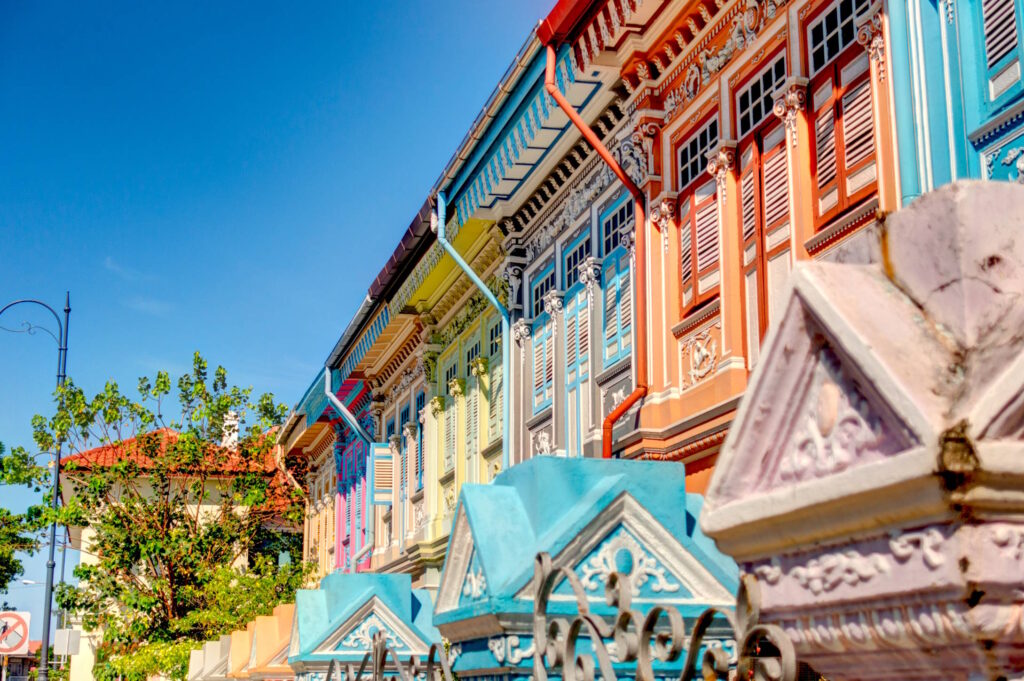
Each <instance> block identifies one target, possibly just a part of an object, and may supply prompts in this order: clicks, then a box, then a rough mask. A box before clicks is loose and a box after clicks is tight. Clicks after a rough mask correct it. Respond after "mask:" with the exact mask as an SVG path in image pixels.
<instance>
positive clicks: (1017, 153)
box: [989, 147, 1024, 184]
mask: <svg viewBox="0 0 1024 681" xmlns="http://www.w3.org/2000/svg"><path fill="white" fill-rule="evenodd" d="M998 156H999V151H998V150H997V151H995V152H993V154H992V155H991V156H990V158H991V159H992V160H995V158H996V157H998ZM1001 163H1002V164H1003V165H1004V166H1009V165H1012V166H1013V169H1014V170H1016V171H1017V177H1015V178H1014V182H1016V183H1017V184H1024V147H1017V148H1016V149H1010V150H1009V151H1007V152H1006V156H1004V157H1003V160H1002V161H1001ZM991 175H992V171H991V165H990V168H989V176H990V177H991Z"/></svg>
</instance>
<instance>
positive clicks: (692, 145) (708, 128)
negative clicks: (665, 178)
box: [678, 118, 718, 189]
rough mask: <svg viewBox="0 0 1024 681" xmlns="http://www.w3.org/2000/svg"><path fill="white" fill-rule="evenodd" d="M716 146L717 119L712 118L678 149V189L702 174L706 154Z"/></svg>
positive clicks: (705, 164)
mask: <svg viewBox="0 0 1024 681" xmlns="http://www.w3.org/2000/svg"><path fill="white" fill-rule="evenodd" d="M717 146H718V119H717V118H712V119H711V120H710V121H708V124H707V125H705V126H704V127H703V128H701V130H700V131H699V132H697V133H695V134H694V135H692V136H691V137H690V139H689V140H687V141H686V143H684V144H683V145H682V146H681V147H679V152H678V155H679V188H680V189H682V188H684V187H686V186H687V185H688V184H690V183H691V182H693V181H694V180H695V179H697V178H698V177H700V176H702V175H703V174H704V171H705V170H707V167H708V154H709V153H711V151H712V150H714V148H715V147H717Z"/></svg>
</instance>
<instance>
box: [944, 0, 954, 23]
mask: <svg viewBox="0 0 1024 681" xmlns="http://www.w3.org/2000/svg"><path fill="white" fill-rule="evenodd" d="M942 4H943V5H944V6H945V10H946V23H947V24H948V25H950V26H952V25H953V24H955V23H956V0H945V2H943V3H942Z"/></svg>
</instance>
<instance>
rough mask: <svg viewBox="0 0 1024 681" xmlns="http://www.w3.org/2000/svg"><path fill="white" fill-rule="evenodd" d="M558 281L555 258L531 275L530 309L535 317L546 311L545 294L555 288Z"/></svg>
mask: <svg viewBox="0 0 1024 681" xmlns="http://www.w3.org/2000/svg"><path fill="white" fill-rule="evenodd" d="M556 283H557V282H556V280H555V258H551V261H550V262H548V263H547V264H546V265H543V266H541V267H540V268H538V269H537V271H535V272H534V273H533V274H531V275H530V311H531V312H533V317H534V318H535V319H536V318H537V317H539V316H540V315H541V314H543V313H544V296H546V295H547V294H548V293H549V292H550V291H554V290H555V285H556ZM541 288H543V290H542V291H540V292H539V293H538V289H541Z"/></svg>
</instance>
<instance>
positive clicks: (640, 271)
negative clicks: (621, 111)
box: [544, 43, 647, 459]
mask: <svg viewBox="0 0 1024 681" xmlns="http://www.w3.org/2000/svg"><path fill="white" fill-rule="evenodd" d="M545 47H546V48H547V68H546V69H545V72H544V87H545V88H547V91H548V94H550V95H551V97H552V98H553V99H554V100H555V102H556V103H557V104H558V107H559V108H560V109H561V110H562V111H563V112H565V115H566V116H568V117H569V120H570V121H572V123H573V125H575V126H576V128H577V129H578V130H579V131H580V134H581V135H583V138H584V139H586V140H587V142H589V143H590V146H592V147H593V148H594V151H596V152H597V154H598V156H600V157H601V158H602V159H603V160H604V162H605V163H606V164H607V165H608V167H609V168H610V169H611V171H612V172H613V173H615V176H616V177H617V178H619V181H620V182H622V184H624V185H626V189H628V190H629V193H630V194H632V195H633V215H634V224H635V225H636V227H635V230H634V231H635V232H636V269H635V274H636V277H635V279H636V304H635V305H634V307H633V309H634V310H635V311H636V317H635V320H634V322H635V323H634V324H633V328H634V329H635V330H636V351H635V352H634V355H635V357H636V388H635V389H634V390H633V392H632V393H630V394H629V397H627V398H626V401H625V402H623V403H622V404H620V405H619V406H617V407H615V408H614V409H612V411H611V412H610V413H609V414H608V416H606V417H605V419H604V425H603V428H602V443H601V444H602V447H601V449H602V453H603V455H604V458H606V459H610V458H612V429H613V428H614V426H615V422H616V421H618V420H619V419H620V418H622V415H623V414H625V413H626V412H627V411H629V408H630V407H632V406H633V405H634V404H636V403H637V402H639V401H640V400H641V399H642V398H643V397H644V396H645V395H646V394H647V216H646V215H645V213H644V193H643V192H642V191H640V188H639V187H637V186H636V183H634V182H633V180H631V179H630V178H629V175H627V174H626V172H625V171H624V170H623V169H622V166H620V165H619V163H618V161H616V160H615V158H614V157H613V156H612V154H611V152H610V151H608V148H607V147H606V146H604V144H603V143H602V142H601V139H600V138H599V137H598V136H597V135H596V134H594V131H593V130H591V129H590V126H589V125H587V124H586V123H585V122H584V121H583V119H582V118H580V115H579V114H578V113H576V109H574V108H573V106H572V104H570V103H569V100H567V99H566V98H565V96H563V95H562V93H561V91H560V90H559V89H558V84H557V83H556V82H555V48H554V46H553V45H552V44H550V43H548V44H546V45H545Z"/></svg>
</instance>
